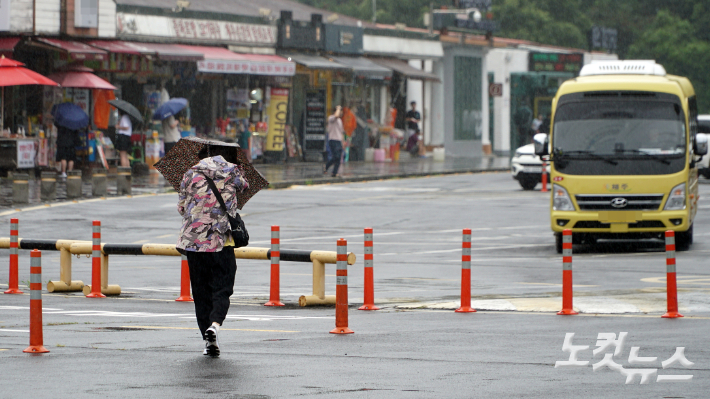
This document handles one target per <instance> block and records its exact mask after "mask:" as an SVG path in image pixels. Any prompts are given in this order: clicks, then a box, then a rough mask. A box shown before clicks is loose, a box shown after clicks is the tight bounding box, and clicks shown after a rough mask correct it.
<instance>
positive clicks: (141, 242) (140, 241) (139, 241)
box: [131, 240, 150, 244]
mask: <svg viewBox="0 0 710 399" xmlns="http://www.w3.org/2000/svg"><path fill="white" fill-rule="evenodd" d="M146 242H150V240H138V241H133V242H132V243H131V244H145V243H146Z"/></svg>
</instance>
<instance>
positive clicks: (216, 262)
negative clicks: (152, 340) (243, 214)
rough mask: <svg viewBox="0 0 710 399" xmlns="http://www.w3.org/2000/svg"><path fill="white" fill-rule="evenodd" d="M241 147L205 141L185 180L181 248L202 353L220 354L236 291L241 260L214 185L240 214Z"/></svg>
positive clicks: (244, 183)
mask: <svg viewBox="0 0 710 399" xmlns="http://www.w3.org/2000/svg"><path fill="white" fill-rule="evenodd" d="M237 150H238V148H236V147H225V146H209V145H206V146H205V147H204V148H203V149H202V150H201V151H200V153H199V154H198V157H199V158H200V162H199V163H198V164H197V165H195V166H193V167H191V168H190V169H188V170H187V172H185V175H184V176H183V179H182V182H181V184H180V190H179V197H178V206H177V208H178V212H179V213H180V215H182V217H183V224H182V228H181V229H180V234H179V237H178V242H177V245H176V248H177V249H178V251H179V252H181V253H184V254H185V256H187V264H188V267H189V269H190V283H191V285H192V297H193V299H194V301H195V316H196V317H197V326H198V327H199V328H200V333H201V334H202V339H203V340H204V344H205V348H204V350H203V352H202V354H203V355H208V356H212V357H216V356H219V353H220V350H219V340H218V335H219V328H220V326H221V325H222V324H223V323H224V319H225V317H226V316H227V312H228V311H229V297H230V296H231V295H232V294H233V293H234V278H235V276H236V273H237V262H236V259H235V257H234V240H233V238H232V235H231V228H230V225H229V219H228V218H227V215H226V214H225V212H224V211H223V210H222V207H221V206H220V204H219V201H217V197H216V196H215V193H213V192H212V190H211V189H210V186H209V183H208V182H207V179H206V178H210V179H212V180H213V181H214V184H215V186H216V187H217V189H218V190H219V191H220V194H221V195H222V199H223V200H224V204H225V206H226V208H227V209H228V210H229V214H230V215H231V216H235V215H236V213H237V211H238V208H237V205H238V202H237V196H236V195H237V192H242V191H244V190H246V189H247V188H248V187H249V184H248V183H247V181H246V179H245V178H244V176H243V175H242V173H241V171H240V169H239V167H238V166H237V165H236V163H237V153H236V151H237Z"/></svg>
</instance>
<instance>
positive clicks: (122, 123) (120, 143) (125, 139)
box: [115, 109, 133, 168]
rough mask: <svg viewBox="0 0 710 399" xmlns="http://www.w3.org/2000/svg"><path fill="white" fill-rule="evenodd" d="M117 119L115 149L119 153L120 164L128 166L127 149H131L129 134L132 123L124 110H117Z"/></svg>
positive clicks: (131, 131) (131, 129) (131, 130)
mask: <svg viewBox="0 0 710 399" xmlns="http://www.w3.org/2000/svg"><path fill="white" fill-rule="evenodd" d="M118 113H119V118H120V119H119V121H118V125H117V126H116V143H115V144H116V145H115V147H116V149H117V150H118V154H119V155H120V157H121V158H120V159H121V160H120V162H121V166H122V167H124V168H128V167H130V166H131V163H130V162H129V161H128V151H130V149H131V135H133V123H131V118H129V117H128V114H127V113H126V112H125V111H122V110H120V109H119V110H118Z"/></svg>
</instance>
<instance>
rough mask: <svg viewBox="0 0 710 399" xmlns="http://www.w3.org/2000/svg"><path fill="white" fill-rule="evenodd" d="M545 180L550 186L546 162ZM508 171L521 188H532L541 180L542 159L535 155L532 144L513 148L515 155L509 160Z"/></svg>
mask: <svg viewBox="0 0 710 399" xmlns="http://www.w3.org/2000/svg"><path fill="white" fill-rule="evenodd" d="M546 169H547V170H546V172H547V178H548V180H547V182H548V187H549V186H550V180H549V179H550V165H549V163H548V164H547V168H546ZM510 173H512V174H513V179H515V180H517V181H518V182H519V183H520V186H521V187H522V188H523V190H533V189H535V186H537V184H538V183H540V182H541V181H542V160H541V159H540V157H539V156H537V155H535V147H534V145H533V144H528V145H524V146H522V147H520V148H518V149H517V150H515V155H514V156H513V158H512V159H511V160H510Z"/></svg>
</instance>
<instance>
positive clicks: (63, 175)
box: [59, 172, 67, 179]
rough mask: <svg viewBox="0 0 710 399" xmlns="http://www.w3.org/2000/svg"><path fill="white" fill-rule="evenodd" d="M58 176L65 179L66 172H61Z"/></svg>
mask: <svg viewBox="0 0 710 399" xmlns="http://www.w3.org/2000/svg"><path fill="white" fill-rule="evenodd" d="M59 177H61V178H62V179H66V178H67V174H66V173H63V172H62V174H61V175H59Z"/></svg>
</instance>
